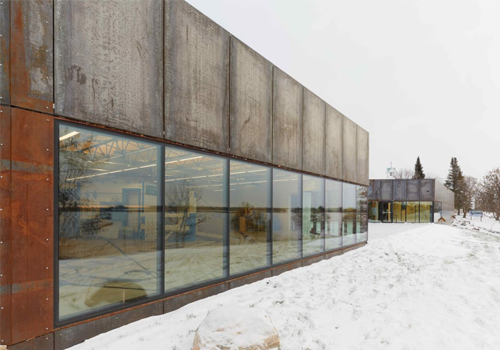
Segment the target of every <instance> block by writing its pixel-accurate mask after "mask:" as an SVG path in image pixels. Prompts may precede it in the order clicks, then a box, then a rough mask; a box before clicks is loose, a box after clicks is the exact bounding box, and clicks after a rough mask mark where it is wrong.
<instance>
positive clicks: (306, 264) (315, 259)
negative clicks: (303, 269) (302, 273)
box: [302, 255, 324, 266]
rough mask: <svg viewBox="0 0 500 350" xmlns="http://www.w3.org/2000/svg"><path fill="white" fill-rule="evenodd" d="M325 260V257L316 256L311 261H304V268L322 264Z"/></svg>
mask: <svg viewBox="0 0 500 350" xmlns="http://www.w3.org/2000/svg"><path fill="white" fill-rule="evenodd" d="M323 259H324V256H323V255H320V256H316V257H314V258H311V259H307V260H304V261H303V263H302V265H303V266H308V265H312V264H315V263H317V262H320V261H321V260H323Z"/></svg>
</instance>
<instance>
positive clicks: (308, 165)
mask: <svg viewBox="0 0 500 350" xmlns="http://www.w3.org/2000/svg"><path fill="white" fill-rule="evenodd" d="M325 116H326V104H325V101H323V100H322V99H320V98H319V97H318V96H316V95H315V94H313V93H312V92H311V91H309V90H307V89H304V119H303V130H304V136H303V146H304V150H303V152H304V155H303V164H302V166H303V170H306V171H310V172H312V173H316V174H321V175H325V172H326V158H325V157H326V151H325V147H326V144H325Z"/></svg>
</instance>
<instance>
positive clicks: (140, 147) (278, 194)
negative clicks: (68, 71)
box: [56, 122, 418, 321]
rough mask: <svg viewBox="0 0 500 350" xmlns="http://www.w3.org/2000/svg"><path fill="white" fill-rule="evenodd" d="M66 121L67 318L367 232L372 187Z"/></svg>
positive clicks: (63, 290)
mask: <svg viewBox="0 0 500 350" xmlns="http://www.w3.org/2000/svg"><path fill="white" fill-rule="evenodd" d="M58 125H59V153H58V167H59V169H58V206H57V208H58V214H57V215H58V220H57V225H58V232H57V234H58V259H59V261H58V270H59V276H58V290H57V293H58V304H57V306H56V309H57V310H56V311H58V320H59V321H66V320H68V319H70V318H75V317H81V316H83V315H86V314H90V313H95V312H96V311H98V310H102V309H105V308H117V307H119V306H121V305H123V304H125V303H129V302H135V301H140V300H142V299H145V298H149V297H154V296H158V295H162V294H164V293H165V294H167V293H174V292H176V291H180V290H185V289H187V288H193V287H194V286H199V285H202V284H206V283H209V282H213V281H217V280H221V279H223V278H227V277H229V276H235V275H238V274H242V273H245V272H250V271H255V270H258V269H262V268H266V267H269V266H271V265H276V264H281V263H284V262H288V261H293V260H296V259H300V258H301V257H303V256H304V257H306V256H311V255H314V254H318V253H321V252H323V251H325V250H333V249H336V248H340V247H342V246H347V245H351V244H354V243H356V236H357V237H358V238H357V241H364V240H366V232H367V221H368V202H367V198H366V194H367V188H366V187H361V186H356V185H351V184H344V183H341V182H338V181H333V180H330V179H327V180H325V179H323V178H320V177H315V176H311V175H302V174H300V173H296V172H292V171H285V170H282V169H279V168H274V167H270V166H262V165H258V164H254V163H250V162H244V161H239V160H234V159H228V158H224V157H219V156H216V155H211V154H207V153H202V152H195V151H193V150H190V149H185V148H182V147H173V146H165V145H160V144H156V143H154V142H147V141H144V140H143V139H139V138H133V137H128V136H126V135H125V136H124V135H121V134H116V133H107V132H102V131H101V130H92V129H90V128H82V127H78V126H72V125H68V124H66V123H62V122H60V123H59V124H58ZM417 205H418V203H417ZM376 213H377V215H380V214H379V211H376Z"/></svg>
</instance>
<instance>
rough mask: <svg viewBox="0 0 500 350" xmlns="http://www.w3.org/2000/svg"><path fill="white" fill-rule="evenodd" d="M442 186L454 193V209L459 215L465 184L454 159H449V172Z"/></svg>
mask: <svg viewBox="0 0 500 350" xmlns="http://www.w3.org/2000/svg"><path fill="white" fill-rule="evenodd" d="M444 185H445V186H446V187H447V188H448V189H450V190H451V191H452V192H453V193H455V209H457V210H458V215H460V208H461V207H462V206H463V205H462V204H463V199H464V198H463V197H464V185H465V183H464V175H463V174H462V169H460V165H458V161H457V158H455V157H453V158H451V162H450V171H449V172H448V176H447V177H446V181H445V183H444Z"/></svg>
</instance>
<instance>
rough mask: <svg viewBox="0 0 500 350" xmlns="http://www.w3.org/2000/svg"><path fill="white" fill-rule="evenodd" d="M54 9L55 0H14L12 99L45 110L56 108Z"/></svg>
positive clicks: (38, 109)
mask: <svg viewBox="0 0 500 350" xmlns="http://www.w3.org/2000/svg"><path fill="white" fill-rule="evenodd" d="M31 6H36V8H31ZM52 9H53V3H52V0H40V1H37V2H28V1H11V48H10V49H11V69H12V71H14V72H16V74H13V75H12V77H11V103H12V105H15V106H19V107H23V108H28V109H32V110H36V111H40V112H45V113H53V112H54V111H53V84H52V80H53V69H52V66H53V55H52V46H53V45H52ZM33 28H36V29H33ZM32 35H41V36H42V39H40V38H37V39H34V38H31V36H32ZM40 40H42V41H43V42H41V43H40Z"/></svg>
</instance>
